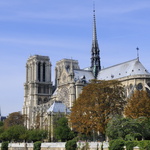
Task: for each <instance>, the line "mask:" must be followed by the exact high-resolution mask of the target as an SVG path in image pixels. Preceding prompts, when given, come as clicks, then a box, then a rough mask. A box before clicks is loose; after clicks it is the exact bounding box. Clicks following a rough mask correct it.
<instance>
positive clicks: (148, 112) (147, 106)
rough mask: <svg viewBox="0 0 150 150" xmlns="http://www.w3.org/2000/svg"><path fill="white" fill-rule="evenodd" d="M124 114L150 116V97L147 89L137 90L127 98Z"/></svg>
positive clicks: (137, 116)
mask: <svg viewBox="0 0 150 150" xmlns="http://www.w3.org/2000/svg"><path fill="white" fill-rule="evenodd" d="M124 114H125V116H126V117H130V118H139V117H146V118H150V97H149V95H148V93H147V92H146V91H135V92H134V93H133V95H132V96H131V97H130V98H129V99H128V100H127V105H126V107H125V111H124Z"/></svg>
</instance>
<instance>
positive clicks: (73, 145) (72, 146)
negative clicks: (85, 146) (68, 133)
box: [65, 139, 77, 150]
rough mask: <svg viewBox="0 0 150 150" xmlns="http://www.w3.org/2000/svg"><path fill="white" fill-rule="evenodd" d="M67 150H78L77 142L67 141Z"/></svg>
mask: <svg viewBox="0 0 150 150" xmlns="http://www.w3.org/2000/svg"><path fill="white" fill-rule="evenodd" d="M65 148H66V150H76V148H77V142H76V140H74V139H73V140H70V141H67V142H66V145H65Z"/></svg>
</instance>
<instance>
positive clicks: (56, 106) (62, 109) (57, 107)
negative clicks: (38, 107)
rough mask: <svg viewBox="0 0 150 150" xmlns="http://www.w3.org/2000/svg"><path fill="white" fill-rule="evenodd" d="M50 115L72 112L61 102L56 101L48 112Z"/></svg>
mask: <svg viewBox="0 0 150 150" xmlns="http://www.w3.org/2000/svg"><path fill="white" fill-rule="evenodd" d="M47 111H48V113H52V112H53V113H58V112H60V113H70V112H71V111H70V110H69V109H68V108H67V106H66V105H65V104H64V103H62V102H61V101H54V103H53V104H52V105H51V106H50V108H49V109H48V110H47Z"/></svg>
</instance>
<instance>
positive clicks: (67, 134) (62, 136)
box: [54, 117, 75, 142]
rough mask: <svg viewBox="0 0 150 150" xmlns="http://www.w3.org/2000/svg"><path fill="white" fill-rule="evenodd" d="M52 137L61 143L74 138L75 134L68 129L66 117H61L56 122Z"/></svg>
mask: <svg viewBox="0 0 150 150" xmlns="http://www.w3.org/2000/svg"><path fill="white" fill-rule="evenodd" d="M54 135H55V137H56V139H57V140H61V141H62V142H65V141H68V140H71V139H73V138H74V136H75V134H74V132H73V131H71V129H70V128H69V126H68V119H67V118H66V117H62V118H60V119H59V120H58V121H57V122H56V126H55V128H54Z"/></svg>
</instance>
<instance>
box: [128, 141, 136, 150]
mask: <svg viewBox="0 0 150 150" xmlns="http://www.w3.org/2000/svg"><path fill="white" fill-rule="evenodd" d="M125 145H126V150H133V148H134V147H135V146H137V145H138V142H137V141H126V142H125Z"/></svg>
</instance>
